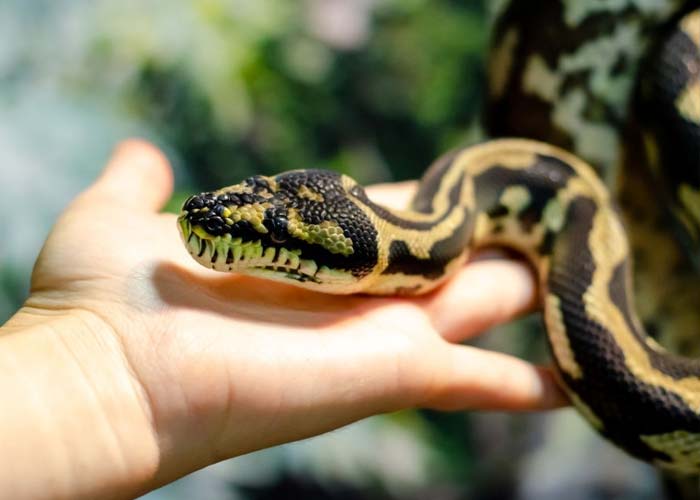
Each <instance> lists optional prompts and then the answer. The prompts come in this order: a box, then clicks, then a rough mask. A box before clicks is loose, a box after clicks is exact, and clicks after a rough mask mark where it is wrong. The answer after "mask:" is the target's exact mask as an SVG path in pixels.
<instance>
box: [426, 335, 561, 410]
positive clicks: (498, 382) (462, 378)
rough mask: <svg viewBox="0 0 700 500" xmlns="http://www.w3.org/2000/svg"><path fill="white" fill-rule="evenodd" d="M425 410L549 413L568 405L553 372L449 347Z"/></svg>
mask: <svg viewBox="0 0 700 500" xmlns="http://www.w3.org/2000/svg"><path fill="white" fill-rule="evenodd" d="M446 349H447V354H446V356H445V357H446V361H445V362H443V363H442V364H441V366H440V367H438V370H437V375H436V376H435V378H434V380H433V382H432V387H433V390H432V391H431V392H429V395H428V398H427V399H426V401H425V404H426V406H428V407H430V408H434V409H439V410H458V409H478V410H510V411H513V410H546V409H551V408H558V407H560V406H564V405H567V404H568V400H567V398H566V396H565V395H564V393H563V392H562V390H561V389H560V388H559V386H558V385H557V383H556V379H555V377H554V374H553V373H552V371H551V370H549V369H547V368H542V367H537V366H534V365H531V364H530V363H527V362H525V361H523V360H521V359H518V358H514V357H511V356H508V355H506V354H501V353H498V352H491V351H484V350H481V349H477V348H474V347H471V346H460V345H452V344H447V345H446Z"/></svg>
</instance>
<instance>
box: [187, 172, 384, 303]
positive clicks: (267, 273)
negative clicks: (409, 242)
mask: <svg viewBox="0 0 700 500" xmlns="http://www.w3.org/2000/svg"><path fill="white" fill-rule="evenodd" d="M351 192H352V193H354V195H353V194H352V193H351ZM356 195H360V196H362V197H364V191H363V190H362V188H361V187H360V186H358V185H357V184H356V183H355V182H354V181H353V180H352V179H350V178H348V177H346V176H342V175H340V174H337V173H335V172H330V171H324V170H303V171H302V170H299V171H291V172H286V173H283V174H280V175H277V176H275V177H263V176H255V177H251V178H248V179H246V180H244V181H243V182H241V183H240V184H236V185H234V186H229V187H226V188H223V189H219V190H218V191H213V192H207V193H200V194H198V195H195V196H191V197H190V198H189V199H188V200H187V201H186V202H185V203H184V205H183V207H182V212H181V214H180V216H179V218H178V226H179V229H180V234H181V236H182V239H183V241H184V242H185V245H186V247H187V249H188V251H189V253H190V255H192V257H194V259H195V260H196V261H197V262H199V263H200V264H202V265H203V266H206V267H208V268H211V269H215V270H217V271H231V272H240V273H245V274H251V275H256V276H260V277H264V278H267V279H273V280H278V281H284V282H288V283H292V284H295V285H299V286H303V287H305V288H312V289H319V290H323V291H331V292H334V293H354V292H357V291H360V290H362V289H363V288H364V286H363V282H364V281H363V280H365V279H366V278H367V277H368V276H369V275H370V274H371V273H372V271H373V270H374V269H375V267H376V266H377V255H378V250H377V243H376V236H377V233H376V230H375V228H374V225H373V224H372V222H371V221H370V219H369V218H368V216H367V215H366V214H365V212H364V211H363V210H362V209H361V208H360V206H359V205H358V204H357V201H356V200H357V198H356Z"/></svg>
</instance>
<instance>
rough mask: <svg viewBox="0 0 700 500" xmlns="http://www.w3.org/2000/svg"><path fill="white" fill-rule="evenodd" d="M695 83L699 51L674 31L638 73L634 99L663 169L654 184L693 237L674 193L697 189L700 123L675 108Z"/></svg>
mask: <svg viewBox="0 0 700 500" xmlns="http://www.w3.org/2000/svg"><path fill="white" fill-rule="evenodd" d="M668 75H673V78H669V77H668ZM698 81H700V48H698V46H697V45H696V44H695V43H694V42H693V40H691V39H690V37H689V36H688V34H686V33H684V32H683V31H681V30H675V31H672V32H671V33H670V34H668V35H666V36H664V37H663V38H662V39H661V40H660V42H659V44H658V45H657V46H656V47H655V48H654V50H653V51H652V52H651V55H650V56H649V58H648V60H647V61H646V64H645V65H644V67H643V69H642V75H641V78H640V85H639V88H638V91H637V96H636V99H637V101H638V104H637V106H636V109H638V110H639V115H640V122H641V123H642V127H643V128H644V129H645V130H646V131H647V132H648V133H649V135H650V136H651V137H652V138H653V140H654V142H655V143H656V146H657V149H658V162H659V165H660V166H662V167H663V176H658V178H657V180H658V182H659V183H660V185H661V186H662V187H663V189H664V191H665V193H666V197H667V198H668V199H670V200H671V203H672V205H674V206H675V207H676V209H677V210H679V211H681V212H685V213H686V214H687V215H688V219H689V221H690V222H691V224H692V225H693V226H694V227H695V230H696V232H697V231H698V230H700V227H698V223H697V220H696V219H695V217H693V214H692V213H688V210H687V208H686V207H685V204H684V203H682V200H680V199H679V191H680V187H681V186H683V185H687V186H689V187H691V188H694V189H696V190H697V189H700V123H696V122H694V121H691V120H688V119H687V118H686V117H685V116H683V115H682V113H681V111H680V110H679V107H678V105H677V102H678V98H679V96H680V95H681V94H682V92H684V91H685V90H686V89H687V88H688V86H689V85H690V84H691V83H692V82H698ZM697 106H700V103H698V104H697ZM699 111H700V110H699ZM656 170H659V169H656ZM678 226H679V227H680V229H681V230H682V232H683V233H685V232H686V231H687V230H686V228H685V227H684V226H682V225H681V224H678ZM684 236H685V237H686V241H687V242H689V243H690V247H691V250H692V251H697V246H698V244H699V243H700V242H698V241H693V240H694V238H693V237H692V235H691V234H687V233H686V234H684Z"/></svg>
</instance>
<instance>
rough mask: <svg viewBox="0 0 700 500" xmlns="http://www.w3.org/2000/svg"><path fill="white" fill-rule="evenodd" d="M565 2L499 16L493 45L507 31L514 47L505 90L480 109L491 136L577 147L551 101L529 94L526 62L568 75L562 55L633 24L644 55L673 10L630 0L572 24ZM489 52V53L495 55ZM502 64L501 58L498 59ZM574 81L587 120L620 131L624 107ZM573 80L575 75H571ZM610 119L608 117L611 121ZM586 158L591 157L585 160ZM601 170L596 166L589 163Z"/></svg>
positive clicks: (520, 5) (522, 5)
mask: <svg viewBox="0 0 700 500" xmlns="http://www.w3.org/2000/svg"><path fill="white" fill-rule="evenodd" d="M565 9H566V7H565V2H560V1H551V0H533V1H529V2H510V3H509V5H508V7H507V8H506V10H505V11H504V12H503V14H502V15H500V16H499V18H498V20H497V23H496V25H495V27H494V30H493V36H492V40H493V43H492V48H495V47H498V46H499V45H500V44H501V43H502V41H503V39H504V37H505V36H506V34H507V33H509V32H512V31H515V32H517V33H518V40H517V43H516V45H515V47H514V48H513V50H512V52H511V55H510V60H511V61H512V62H511V64H510V69H509V70H508V71H507V81H506V82H505V83H504V85H503V88H504V89H505V91H504V92H503V93H502V94H499V95H496V96H493V95H491V96H489V98H488V100H487V102H486V105H485V106H484V112H483V120H482V121H483V123H484V125H485V129H486V132H487V133H488V134H489V135H490V136H492V137H526V138H531V139H537V140H541V141H545V142H548V143H550V144H554V145H557V146H559V147H562V148H564V149H569V150H572V149H575V147H574V146H575V144H574V139H573V137H571V135H570V134H569V132H568V131H566V130H564V129H562V128H561V127H559V126H558V125H557V124H556V123H555V121H554V120H553V119H552V112H553V104H552V102H549V101H548V100H544V99H542V98H541V97H539V96H537V95H535V94H533V93H532V92H530V90H529V87H528V86H527V85H525V81H526V79H527V69H528V64H529V62H530V60H531V58H532V56H534V55H537V56H539V57H541V58H542V59H544V61H545V63H546V64H547V67H548V68H549V69H550V70H551V71H557V72H558V74H560V75H562V76H563V77H564V79H566V78H567V77H568V76H569V75H567V74H566V73H565V72H564V71H563V70H562V68H561V66H560V61H561V59H562V58H563V57H566V56H569V55H572V54H576V53H578V52H579V51H580V50H582V48H583V47H584V46H585V45H586V44H588V43H590V42H591V40H599V39H602V38H604V37H606V36H609V35H611V34H612V33H614V32H615V30H616V29H617V28H618V27H619V26H633V27H635V28H636V29H638V30H639V32H640V35H639V40H640V41H639V43H640V44H641V45H642V46H640V47H637V49H638V52H639V53H640V54H642V53H643V52H644V50H645V47H644V46H643V45H644V44H645V43H647V40H648V39H650V38H653V36H654V34H655V32H657V31H658V30H659V29H660V27H661V26H663V25H664V24H665V23H666V22H667V21H668V19H669V18H670V17H671V16H672V15H673V14H674V9H668V12H665V13H663V14H662V13H661V12H659V11H658V10H649V12H648V13H645V12H643V11H641V10H639V9H638V7H636V6H635V5H633V4H632V2H629V3H628V4H627V5H626V6H625V7H624V8H623V9H621V10H617V11H614V12H612V11H610V10H607V9H606V10H598V11H596V10H591V12H590V13H589V14H588V15H587V17H586V18H585V19H583V20H581V21H580V22H578V23H577V24H576V25H575V26H571V25H569V24H567V21H566V19H567V17H566V13H565ZM495 55H496V54H495V51H494V50H492V51H491V56H492V57H493V56H495ZM499 62H500V63H501V64H503V61H499ZM637 65H638V60H637V59H631V58H630V59H628V60H626V61H622V62H621V61H618V64H616V67H614V68H613V72H614V71H616V68H617V70H619V68H620V67H621V66H625V67H627V71H628V72H629V73H634V72H635V71H636V69H637ZM580 76H582V75H579V78H578V79H577V82H576V83H577V85H576V86H575V88H576V89H577V90H580V91H581V92H583V94H584V96H585V103H584V107H583V109H584V110H585V111H586V114H587V116H588V119H589V121H592V122H594V123H599V124H600V125H602V126H610V125H612V126H613V127H615V128H617V129H618V130H620V129H621V128H622V127H624V126H625V125H626V121H625V119H624V118H625V116H624V115H625V113H626V107H622V108H621V109H617V108H615V107H614V105H611V104H608V103H607V102H606V100H605V99H604V97H603V96H600V95H597V94H594V93H592V92H590V81H589V80H588V79H585V78H580ZM575 79H576V78H575ZM573 88H574V81H573V80H570V81H569V82H568V84H567V85H565V86H563V87H562V88H559V89H558V92H557V95H555V96H554V98H553V101H554V102H561V101H562V100H563V98H564V97H566V96H567V95H570V94H565V93H564V92H565V91H568V92H570V91H571V90H572V89H573ZM609 120H612V121H609ZM589 160H590V159H589ZM593 167H594V168H597V169H599V168H600V166H598V165H593Z"/></svg>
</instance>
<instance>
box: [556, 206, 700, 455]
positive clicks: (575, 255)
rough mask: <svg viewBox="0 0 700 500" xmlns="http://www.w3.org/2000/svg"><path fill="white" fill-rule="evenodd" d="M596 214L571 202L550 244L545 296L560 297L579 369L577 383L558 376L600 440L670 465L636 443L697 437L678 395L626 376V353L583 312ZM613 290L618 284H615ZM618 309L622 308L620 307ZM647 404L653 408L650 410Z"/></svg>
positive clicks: (696, 425)
mask: <svg viewBox="0 0 700 500" xmlns="http://www.w3.org/2000/svg"><path fill="white" fill-rule="evenodd" d="M597 209H598V207H597V205H596V203H595V202H594V201H593V200H591V199H588V198H583V197H579V198H576V199H574V200H573V201H572V202H571V204H570V205H569V208H568V210H567V215H566V221H565V223H564V226H563V229H562V232H561V233H560V235H559V236H558V238H557V240H556V242H555V244H554V250H553V256H552V267H551V271H550V275H549V277H548V280H547V287H548V291H549V293H551V294H553V295H555V296H557V297H558V298H559V301H560V310H561V314H562V320H563V323H564V327H565V329H566V335H567V338H568V340H569V343H570V346H571V350H572V352H573V353H574V356H575V360H576V362H577V363H578V364H579V366H581V367H583V370H584V372H583V377H582V378H580V379H574V378H573V377H571V376H569V375H568V374H567V373H566V372H565V371H563V370H561V369H560V374H561V376H562V378H563V380H564V382H565V383H566V384H567V385H568V386H569V387H570V388H571V390H573V391H574V392H575V393H576V394H577V395H578V396H579V397H580V398H581V400H582V401H585V402H586V404H587V405H588V407H589V408H590V409H591V411H592V412H593V414H594V415H596V416H597V417H598V418H599V419H600V420H601V421H602V422H603V425H604V429H603V430H602V431H601V432H602V433H603V434H604V435H605V436H607V437H608V438H609V439H611V440H612V441H614V442H616V443H617V444H618V445H620V446H622V447H623V448H625V449H626V450H627V451H628V452H630V453H632V454H634V455H636V456H638V457H640V458H642V459H645V460H654V459H661V460H669V459H670V457H668V456H667V455H666V454H665V453H661V452H659V451H656V450H654V449H652V448H650V447H649V446H648V445H646V444H645V443H644V442H643V441H641V439H640V436H643V435H655V434H663V433H668V432H673V431H678V430H686V431H689V432H700V423H699V422H698V420H697V416H696V415H695V413H694V412H693V411H692V410H691V409H690V408H688V407H687V406H686V405H685V403H684V402H683V401H682V400H681V398H680V397H679V396H678V395H676V394H674V393H671V392H669V391H667V390H665V389H663V388H662V387H659V386H652V385H648V384H646V383H644V382H642V381H641V380H639V379H638V378H637V377H636V376H635V375H634V374H633V373H631V372H630V371H629V369H628V368H627V366H626V363H625V353H624V352H623V351H622V349H621V348H620V346H619V345H618V344H617V342H616V341H615V339H614V337H613V335H612V333H611V332H610V331H608V330H607V329H606V328H605V327H604V326H602V325H601V324H599V323H598V322H596V321H595V320H593V319H592V318H591V317H590V315H589V314H588V313H587V311H586V308H585V304H586V299H585V294H586V293H587V290H588V288H589V286H590V284H591V283H592V280H593V274H594V272H595V269H596V264H595V262H594V260H593V255H592V254H591V250H590V246H589V236H590V232H591V228H592V221H593V217H594V215H595V213H596V210H597ZM617 278H618V279H624V276H622V275H621V274H619V273H618V275H617ZM618 286H619V283H618V284H616V285H615V287H618ZM617 293H618V292H617V291H616V294H617ZM617 299H618V300H619V297H617ZM618 305H619V306H620V307H624V303H623V304H619V303H618ZM659 402H661V405H659ZM650 404H651V405H653V407H649V405H650Z"/></svg>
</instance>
